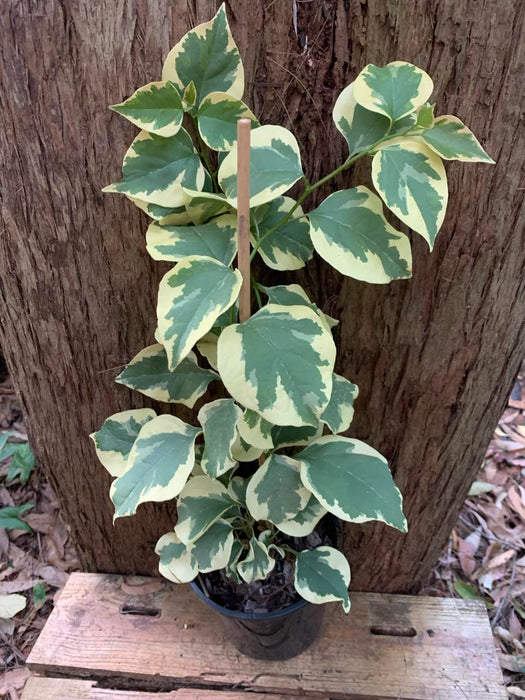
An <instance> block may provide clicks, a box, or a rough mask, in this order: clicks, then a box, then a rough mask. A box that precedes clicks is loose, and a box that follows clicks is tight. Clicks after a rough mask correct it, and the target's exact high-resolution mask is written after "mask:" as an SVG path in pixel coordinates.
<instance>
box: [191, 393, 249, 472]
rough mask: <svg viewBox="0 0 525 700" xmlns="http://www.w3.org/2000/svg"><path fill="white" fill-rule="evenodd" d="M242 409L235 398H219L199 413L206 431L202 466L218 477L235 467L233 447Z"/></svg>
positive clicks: (200, 420)
mask: <svg viewBox="0 0 525 700" xmlns="http://www.w3.org/2000/svg"><path fill="white" fill-rule="evenodd" d="M241 416H242V411H241V409H240V408H239V407H238V406H237V405H236V404H235V401H234V400H233V399H217V400H216V401H212V402H211V403H207V404H206V405H205V406H203V407H202V408H201V409H200V411H199V415H198V419H199V423H200V424H201V425H202V429H203V431H204V453H203V456H202V463H201V464H202V468H203V470H204V472H205V473H206V474H208V476H211V477H213V478H214V479H216V478H217V477H219V476H221V475H222V474H225V473H226V472H228V471H230V469H233V468H234V467H235V466H236V464H237V461H236V460H235V459H234V458H233V457H232V447H233V445H234V444H235V441H236V439H237V428H236V425H237V421H238V420H239V419H240V417H241Z"/></svg>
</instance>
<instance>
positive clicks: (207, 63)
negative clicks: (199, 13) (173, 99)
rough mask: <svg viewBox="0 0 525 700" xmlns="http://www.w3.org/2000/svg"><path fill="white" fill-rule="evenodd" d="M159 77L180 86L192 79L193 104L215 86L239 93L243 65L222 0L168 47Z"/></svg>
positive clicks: (213, 89)
mask: <svg viewBox="0 0 525 700" xmlns="http://www.w3.org/2000/svg"><path fill="white" fill-rule="evenodd" d="M162 79H163V80H171V81H172V82H173V83H175V85H177V86H178V87H179V88H180V89H182V90H184V89H185V88H186V86H188V85H189V84H190V83H192V82H193V84H194V88H195V93H196V94H195V104H200V102H201V101H202V100H203V99H204V98H205V97H206V95H209V94H210V93H211V92H216V91H217V90H220V91H221V92H227V93H228V94H230V95H233V96H234V97H238V98H239V99H240V98H241V97H242V93H243V92H244V69H243V66H242V61H241V56H240V54H239V49H238V48H237V46H236V45H235V42H234V40H233V36H232V33H231V30H230V25H229V24H228V18H227V16H226V9H225V6H224V3H223V4H222V5H221V6H220V8H219V10H218V12H217V14H216V15H215V17H213V19H211V20H210V21H209V22H204V23H203V24H199V25H198V26H197V27H195V28H194V29H191V30H190V31H189V32H188V33H187V34H185V35H184V36H183V37H182V39H181V40H180V41H179V43H178V44H176V45H175V46H174V47H173V48H172V49H171V51H170V52H169V54H168V55H167V57H166V61H165V62H164V67H163V69H162Z"/></svg>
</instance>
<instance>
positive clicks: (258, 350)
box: [217, 304, 335, 426]
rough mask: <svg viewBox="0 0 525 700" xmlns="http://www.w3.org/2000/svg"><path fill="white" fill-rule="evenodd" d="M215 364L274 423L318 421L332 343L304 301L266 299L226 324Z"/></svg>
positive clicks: (328, 384)
mask: <svg viewBox="0 0 525 700" xmlns="http://www.w3.org/2000/svg"><path fill="white" fill-rule="evenodd" d="M217 351H218V352H217V360H218V369H219V374H220V375H221V379H222V381H223V382H224V385H225V386H226V389H227V390H228V392H229V393H230V395H231V396H233V398H234V399H236V400H237V401H238V402H239V403H240V404H242V405H243V406H245V407H246V408H250V409H252V410H253V411H256V412H257V413H258V414H259V415H260V416H262V417H263V418H264V419H265V420H267V421H268V422H270V423H274V424H275V425H315V426H316V425H317V424H318V420H319V418H320V416H321V414H322V413H323V411H324V409H325V408H326V406H327V405H328V402H329V400H330V395H331V393H332V371H333V366H334V361H335V345H334V341H333V339H332V336H331V333H330V332H329V331H328V330H327V328H326V327H325V326H324V325H323V323H322V322H321V320H320V319H319V317H318V316H317V314H316V313H315V312H314V311H312V310H311V309H309V308H308V307H305V306H280V305H277V304H268V305H267V306H265V307H263V308H262V309H260V310H259V311H258V312H257V313H255V314H254V315H253V316H252V317H251V318H250V319H248V320H247V321H245V322H244V323H242V324H235V325H231V326H228V327H227V328H225V329H224V330H223V332H222V334H221V336H220V338H219V342H218V346H217Z"/></svg>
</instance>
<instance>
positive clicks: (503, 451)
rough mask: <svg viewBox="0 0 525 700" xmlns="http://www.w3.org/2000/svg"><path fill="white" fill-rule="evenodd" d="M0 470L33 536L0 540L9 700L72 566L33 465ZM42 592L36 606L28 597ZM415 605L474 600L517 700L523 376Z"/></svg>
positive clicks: (523, 682) (6, 422)
mask: <svg viewBox="0 0 525 700" xmlns="http://www.w3.org/2000/svg"><path fill="white" fill-rule="evenodd" d="M7 429H9V430H11V431H14V432H15V436H14V439H15V440H18V441H21V442H22V441H25V440H26V439H27V435H26V432H25V426H24V423H23V420H22V415H21V411H20V406H19V403H18V401H17V398H16V394H15V392H14V389H13V387H12V385H11V384H10V380H9V378H7V379H6V380H4V381H3V382H1V383H0V432H2V431H5V430H7ZM8 461H9V460H7V461H6V462H4V463H1V464H0V507H2V506H9V505H22V504H25V503H33V504H34V507H33V508H32V509H31V510H30V511H29V512H28V513H27V514H26V515H25V519H26V520H27V522H28V523H29V524H30V525H31V527H32V529H33V533H27V532H24V531H22V530H9V531H5V530H0V594H9V593H20V594H22V595H24V596H26V598H27V601H28V604H27V607H26V609H25V610H24V611H22V612H21V613H19V614H18V615H17V617H16V620H15V630H14V633H13V634H11V635H7V634H5V633H4V632H2V631H0V697H4V696H6V697H9V698H11V700H15V699H16V698H18V697H19V696H20V694H21V690H22V688H23V685H24V683H25V681H26V679H27V675H28V672H27V669H26V668H25V666H24V664H25V659H26V658H27V656H28V654H29V652H30V650H31V647H32V645H33V643H34V641H35V640H36V638H37V637H38V634H39V632H40V630H41V629H42V627H43V626H44V624H45V621H46V619H47V617H48V615H49V613H50V612H51V610H52V607H53V603H54V601H55V600H56V599H57V597H58V595H59V594H60V591H61V588H62V587H63V585H64V583H65V581H66V580H67V577H68V575H69V573H70V572H71V571H75V570H77V569H78V568H79V562H78V559H77V556H76V554H75V549H74V546H73V544H72V542H71V538H70V534H69V529H68V526H67V525H66V523H65V522H64V520H63V519H62V517H61V514H60V506H59V503H58V501H57V499H56V497H55V495H54V493H53V490H52V489H51V487H50V485H49V484H48V483H47V481H46V479H45V476H44V474H43V473H42V471H41V470H40V469H39V467H38V465H37V467H36V468H35V470H34V471H33V473H32V475H31V478H30V479H29V481H28V483H27V484H25V485H24V486H22V485H21V484H20V483H19V481H18V480H14V481H12V482H11V483H9V484H8V485H6V483H5V477H6V476H7V472H8ZM37 584H41V585H40V586H38V589H40V590H41V586H43V587H44V591H45V599H44V600H42V597H41V596H40V595H39V596H34V590H35V585H37ZM421 594H422V595H434V596H446V597H462V598H479V599H481V600H483V601H484V602H485V603H486V605H487V609H488V613H489V618H490V622H491V626H492V630H493V634H494V641H495V644H496V647H497V649H498V654H499V658H500V663H501V667H502V669H503V674H504V678H505V683H506V685H507V690H508V692H509V695H510V696H511V697H518V698H525V650H524V645H525V369H524V371H522V373H521V374H520V375H519V376H518V379H517V380H516V384H515V386H514V389H513V391H512V394H511V396H510V398H509V402H508V407H507V409H506V410H505V412H504V414H503V416H502V418H501V420H500V423H499V425H498V428H497V430H496V433H495V435H494V438H493V440H492V442H491V443H490V446H489V449H488V451H487V455H486V457H485V460H484V463H483V464H482V465H481V468H480V470H479V473H478V475H477V479H476V482H475V483H474V484H473V487H472V489H471V492H470V494H469V497H468V498H467V500H466V502H465V504H464V505H463V508H462V510H461V513H460V515H459V518H458V522H457V524H456V526H455V528H454V530H453V531H452V533H451V536H450V539H449V542H448V545H447V547H446V549H445V551H444V552H443V555H442V556H441V558H440V560H439V562H438V564H437V565H436V567H435V569H434V571H433V572H432V574H431V576H430V578H429V581H428V583H427V585H426V586H425V587H424V589H423V590H422V591H421Z"/></svg>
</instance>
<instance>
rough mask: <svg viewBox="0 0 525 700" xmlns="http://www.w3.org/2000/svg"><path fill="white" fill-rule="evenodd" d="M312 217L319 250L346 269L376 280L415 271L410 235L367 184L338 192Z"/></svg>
mask: <svg viewBox="0 0 525 700" xmlns="http://www.w3.org/2000/svg"><path fill="white" fill-rule="evenodd" d="M309 217H310V237H311V239H312V242H313V244H314V247H315V249H316V251H317V252H318V253H319V255H320V256H321V257H322V258H323V259H324V260H326V262H328V263H330V265H332V267H335V269H336V270H339V272H341V273H342V274H343V275H346V276H347V277H353V278H354V279H358V280H363V281H365V282H372V283H374V284H386V283H388V282H391V281H392V280H395V279H406V278H407V277H410V276H411V274H412V253H411V249H410V241H409V239H408V237H407V236H405V234H404V233H400V232H399V231H396V230H395V229H394V228H393V226H391V225H390V224H389V223H388V221H387V220H386V219H385V217H384V215H383V206H382V204H381V200H380V199H379V197H377V196H376V195H375V194H374V193H373V192H371V191H370V190H369V189H368V188H367V187H364V186H359V187H354V188H353V189H351V190H339V191H338V192H334V193H333V194H331V195H329V196H328V197H327V198H326V199H325V200H324V201H323V202H322V203H321V204H320V205H319V206H318V207H317V209H314V210H313V211H312V212H310V214H309Z"/></svg>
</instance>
